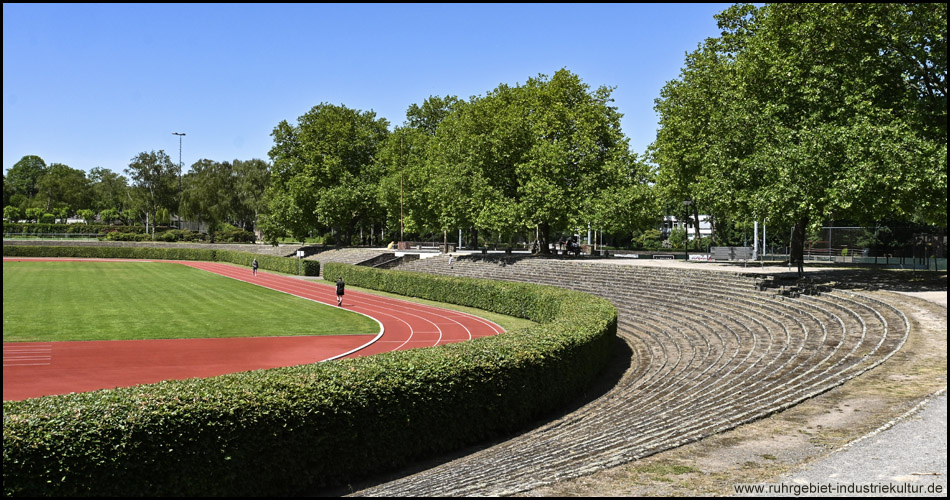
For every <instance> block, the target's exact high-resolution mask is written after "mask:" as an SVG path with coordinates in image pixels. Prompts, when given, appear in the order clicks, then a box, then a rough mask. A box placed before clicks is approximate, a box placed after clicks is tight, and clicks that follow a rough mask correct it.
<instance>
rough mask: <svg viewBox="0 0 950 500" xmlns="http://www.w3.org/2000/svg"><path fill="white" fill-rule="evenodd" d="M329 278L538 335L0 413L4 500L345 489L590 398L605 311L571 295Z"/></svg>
mask: <svg viewBox="0 0 950 500" xmlns="http://www.w3.org/2000/svg"><path fill="white" fill-rule="evenodd" d="M5 250H6V247H5ZM329 271H330V272H329V273H328V275H331V276H332V275H336V274H339V275H345V276H346V278H345V279H346V280H347V282H348V283H352V284H356V283H360V285H361V286H366V285H372V284H373V283H374V282H375V281H376V280H381V281H383V282H386V283H388V284H386V285H384V286H385V287H389V288H399V287H401V286H405V287H413V288H415V289H417V290H420V291H422V290H437V291H436V292H430V295H439V296H441V297H444V298H456V300H458V301H460V302H461V301H469V300H472V301H474V302H477V303H480V304H481V303H484V304H487V305H489V306H491V309H492V310H494V309H496V308H499V309H505V310H522V312H523V313H524V314H527V315H530V316H534V317H538V318H546V321H547V322H546V323H544V324H541V325H538V326H533V327H530V328H526V329H523V330H518V331H512V332H507V333H504V334H501V335H495V336H492V337H486V338H480V339H476V340H472V341H468V342H463V343H458V344H449V345H445V346H440V347H434V348H427V349H413V350H409V351H397V352H391V353H385V354H380V355H376V356H371V357H366V358H359V359H352V360H341V361H336V362H331V363H318V364H313V365H304V366H297V367H289V368H279V369H273V370H260V371H254V372H246V373H239V374H232V375H225V376H220V377H213V378H208V379H192V380H185V381H167V382H162V383H159V384H151V385H143V386H137V387H132V388H125V389H115V390H106V391H96V392H90V393H79V394H70V395H64V396H52V397H43V398H35V399H30V400H26V401H19V402H4V405H3V474H4V481H3V484H4V486H3V487H4V493H5V494H6V495H7V496H11V495H18V496H21V495H31V496H39V495H42V496H50V495H56V496H66V495H69V496H72V495H99V496H119V495H122V496H129V495H136V496H138V495H150V496H153V495H162V496H165V495H175V496H198V495H200V496H210V495H214V496H219V495H220V496H233V495H291V494H300V493H302V492H304V491H306V488H313V487H319V486H324V485H339V484H345V483H346V482H350V481H353V480H355V479H357V478H359V477H361V476H363V475H366V474H369V473H371V472H376V471H382V470H387V469H391V468H394V467H399V466H402V465H405V464H406V463H408V462H409V461H411V460H415V459H420V458H424V457H429V456H432V455H434V454H439V453H444V452H447V451H451V450H456V449H459V448H461V447H464V446H468V445H472V444H475V443H479V442H484V441H485V440H487V439H492V438H497V437H498V436H501V435H504V433H506V432H511V431H512V430H515V429H517V428H519V427H520V426H522V425H524V424H525V423H527V422H530V421H531V420H532V419H535V418H537V417H539V416H540V415H542V414H544V413H546V412H549V411H552V410H554V409H556V408H559V407H560V406H561V405H563V404H565V403H566V402H568V401H570V400H571V399H572V398H573V397H575V396H576V395H577V394H579V392H580V391H582V390H584V389H585V388H587V387H588V385H589V384H590V382H591V381H592V380H593V377H594V376H595V375H596V374H597V372H599V370H600V369H601V367H602V366H603V365H604V364H605V362H606V361H607V359H608V357H609V355H610V351H611V346H612V342H613V340H614V336H615V333H616V319H617V318H616V314H617V313H616V310H615V309H614V308H613V306H611V305H610V303H609V302H608V301H606V300H603V299H599V298H596V297H593V296H590V295H586V294H581V293H578V292H571V291H567V290H561V289H556V288H553V287H543V286H537V285H535V286H524V287H521V288H519V289H518V290H517V292H516V291H513V290H509V289H508V284H504V283H500V282H493V281H487V280H485V281H483V282H481V283H479V284H471V283H468V281H470V280H466V279H463V278H452V279H451V281H452V282H453V283H454V284H455V285H454V286H451V285H448V284H445V283H444V281H445V280H444V279H443V278H437V277H433V276H430V275H422V274H413V273H395V274H393V276H392V277H390V276H387V273H385V272H380V271H375V270H372V269H369V268H357V267H355V266H345V265H333V267H331V268H330V270H329ZM430 279H432V280H434V281H433V282H432V283H431V284H428V283H427V281H428V280H430ZM397 282H398V283H401V285H398V284H396V283H397ZM493 286H497V287H498V288H500V290H492V287H493ZM472 287H474V288H472ZM474 289H478V290H480V291H479V292H475V291H471V292H470V291H469V290H474ZM454 290H466V291H464V292H462V293H461V294H459V293H456V292H455V291H454ZM482 294H487V295H490V296H493V297H494V299H485V298H484V297H482V296H481V295H482ZM502 297H504V302H505V303H502V302H499V301H498V300H499V299H500V298H502ZM511 301H515V302H528V303H533V304H536V305H537V306H538V307H539V309H540V310H537V311H535V310H528V309H526V308H524V307H523V306H521V305H513V304H509V303H507V302H511ZM208 478H214V480H209V479H208Z"/></svg>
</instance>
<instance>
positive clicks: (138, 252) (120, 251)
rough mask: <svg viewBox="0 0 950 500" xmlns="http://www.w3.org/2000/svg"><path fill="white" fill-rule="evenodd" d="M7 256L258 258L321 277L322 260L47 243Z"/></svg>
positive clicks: (264, 264) (7, 248) (261, 263)
mask: <svg viewBox="0 0 950 500" xmlns="http://www.w3.org/2000/svg"><path fill="white" fill-rule="evenodd" d="M3 256H4V257H78V258H90V259H93V258H94V259H150V260H204V261H211V262H230V263H232V264H239V265H242V266H250V265H251V262H252V261H253V260H254V259H255V258H256V259H257V264H258V267H259V268H260V269H266V270H270V271H277V272H279V273H286V274H300V275H303V276H319V275H320V263H319V262H317V261H315V260H299V261H298V259H295V258H293V257H277V256H273V255H258V254H255V253H250V252H237V251H234V250H217V249H212V248H174V247H165V248H162V247H157V248H156V247H107V246H103V247H100V246H46V245H35V246H34V245H4V246H3Z"/></svg>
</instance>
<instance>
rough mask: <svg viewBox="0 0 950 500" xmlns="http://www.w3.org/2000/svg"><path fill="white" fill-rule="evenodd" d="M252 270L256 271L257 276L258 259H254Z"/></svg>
mask: <svg viewBox="0 0 950 500" xmlns="http://www.w3.org/2000/svg"><path fill="white" fill-rule="evenodd" d="M251 270H252V271H254V276H257V259H256V258H255V259H254V262H251Z"/></svg>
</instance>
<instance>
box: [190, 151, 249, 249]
mask: <svg viewBox="0 0 950 500" xmlns="http://www.w3.org/2000/svg"><path fill="white" fill-rule="evenodd" d="M234 174H235V172H234V168H233V167H232V166H231V164H230V163H228V162H223V163H219V162H215V161H211V160H206V159H202V160H199V161H198V162H196V163H194V164H193V165H192V166H191V171H190V172H189V173H188V175H186V176H185V177H184V180H183V185H184V191H183V193H182V215H184V216H185V217H188V218H191V219H197V220H199V221H201V222H205V223H207V226H208V236H209V237H210V239H211V242H212V243H213V242H214V236H215V233H216V232H217V230H218V228H219V226H220V225H221V223H222V222H225V221H227V220H228V219H229V218H230V217H231V216H232V214H233V213H234V209H235V207H236V205H237V200H238V196H237V194H236V190H235V185H236V180H237V179H236V176H235V175H234Z"/></svg>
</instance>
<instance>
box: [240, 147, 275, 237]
mask: <svg viewBox="0 0 950 500" xmlns="http://www.w3.org/2000/svg"><path fill="white" fill-rule="evenodd" d="M231 167H232V170H233V175H234V195H235V199H234V206H233V208H232V213H231V216H232V220H233V222H234V223H235V225H237V226H240V227H241V228H243V229H244V230H246V231H253V230H254V229H255V228H256V226H257V218H258V214H260V213H261V211H262V210H263V208H264V193H265V192H266V191H267V186H268V184H269V183H270V164H268V163H267V162H265V161H264V160H259V159H253V160H248V161H241V160H234V161H233V162H232V163H231Z"/></svg>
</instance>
